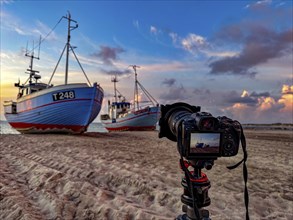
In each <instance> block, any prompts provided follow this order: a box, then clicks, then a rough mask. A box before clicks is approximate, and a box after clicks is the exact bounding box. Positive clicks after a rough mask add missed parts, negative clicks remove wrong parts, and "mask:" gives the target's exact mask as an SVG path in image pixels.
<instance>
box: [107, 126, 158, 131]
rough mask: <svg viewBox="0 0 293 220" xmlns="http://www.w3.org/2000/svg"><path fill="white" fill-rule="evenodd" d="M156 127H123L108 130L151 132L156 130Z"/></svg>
mask: <svg viewBox="0 0 293 220" xmlns="http://www.w3.org/2000/svg"><path fill="white" fill-rule="evenodd" d="M155 128H156V126H140V127H135V126H122V127H117V128H106V129H107V130H108V131H151V130H155Z"/></svg>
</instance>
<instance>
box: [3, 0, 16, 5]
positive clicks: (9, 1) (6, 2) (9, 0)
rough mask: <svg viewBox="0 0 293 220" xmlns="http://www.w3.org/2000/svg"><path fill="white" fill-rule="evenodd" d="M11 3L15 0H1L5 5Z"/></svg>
mask: <svg viewBox="0 0 293 220" xmlns="http://www.w3.org/2000/svg"><path fill="white" fill-rule="evenodd" d="M11 3H14V1H13V0H1V1H0V5H5V4H7V5H9V4H11Z"/></svg>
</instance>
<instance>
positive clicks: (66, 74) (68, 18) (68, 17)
mask: <svg viewBox="0 0 293 220" xmlns="http://www.w3.org/2000/svg"><path fill="white" fill-rule="evenodd" d="M63 18H65V19H67V20H68V33H67V43H66V64H65V85H67V81H68V63H69V48H70V47H71V46H70V31H71V30H73V29H75V28H77V27H78V24H77V22H76V21H75V20H73V19H71V14H70V12H68V15H67V16H66V17H65V16H63ZM71 22H74V23H75V26H70V23H71Z"/></svg>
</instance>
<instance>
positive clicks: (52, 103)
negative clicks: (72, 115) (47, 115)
mask: <svg viewBox="0 0 293 220" xmlns="http://www.w3.org/2000/svg"><path fill="white" fill-rule="evenodd" d="M90 100H92V99H71V100H63V101H59V102H51V103H48V104H45V105H40V106H38V107H35V108H29V109H26V110H23V111H19V112H17V113H22V112H27V111H31V110H33V109H38V108H42V107H45V106H49V105H54V104H59V103H62V102H73V101H90ZM95 102H97V103H99V104H101V103H100V102H99V101H98V100H97V99H95Z"/></svg>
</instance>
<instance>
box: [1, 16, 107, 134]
mask: <svg viewBox="0 0 293 220" xmlns="http://www.w3.org/2000/svg"><path fill="white" fill-rule="evenodd" d="M62 18H64V19H66V20H67V21H68V36H67V43H66V45H65V47H64V49H63V52H62V54H61V56H60V58H59V60H58V62H57V65H56V67H55V69H54V71H53V74H52V76H51V78H50V80H49V83H47V84H45V83H41V82H40V79H41V76H40V75H39V74H38V73H39V72H38V71H36V70H34V69H33V60H34V59H39V54H38V56H34V49H33V50H32V51H30V52H28V51H26V54H25V56H27V57H30V66H29V69H27V71H28V72H27V73H28V74H29V78H28V80H27V81H26V82H25V83H24V84H20V82H18V83H15V86H16V87H18V88H19V92H18V95H17V99H16V101H12V100H11V101H5V102H4V109H5V117H6V119H7V121H8V123H9V124H10V125H11V126H12V127H13V128H15V129H16V130H18V131H19V132H21V133H52V132H53V133H60V132H62V133H83V132H85V131H86V130H87V127H88V126H89V124H90V123H91V122H92V121H93V120H94V119H95V118H96V117H97V115H98V114H99V112H100V110H101V105H102V102H103V97H104V92H103V89H102V88H101V87H100V86H99V85H98V84H97V83H96V82H95V83H93V84H91V83H90V82H89V79H88V77H87V76H86V74H85V72H84V70H83V68H82V66H81V64H80V62H79V60H78V59H77V56H76V54H75V52H74V48H73V47H72V46H71V45H70V31H71V30H73V29H75V28H77V27H78V25H77V22H76V21H74V20H73V19H71V15H70V13H68V15H67V16H63V17H62ZM60 20H61V19H60ZM71 23H75V26H72V24H71ZM40 43H41V41H40ZM40 43H39V48H40ZM65 50H66V65H65V83H64V84H63V85H57V86H54V85H52V84H51V80H52V78H53V76H54V74H55V72H56V69H57V67H58V64H59V62H60V60H61V58H62V56H63V54H64V52H65ZM70 51H71V52H72V53H73V55H74V57H75V58H76V60H77V62H78V64H79V66H80V67H81V70H82V72H83V73H84V75H85V77H86V79H87V81H88V83H68V63H69V52H70Z"/></svg>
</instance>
